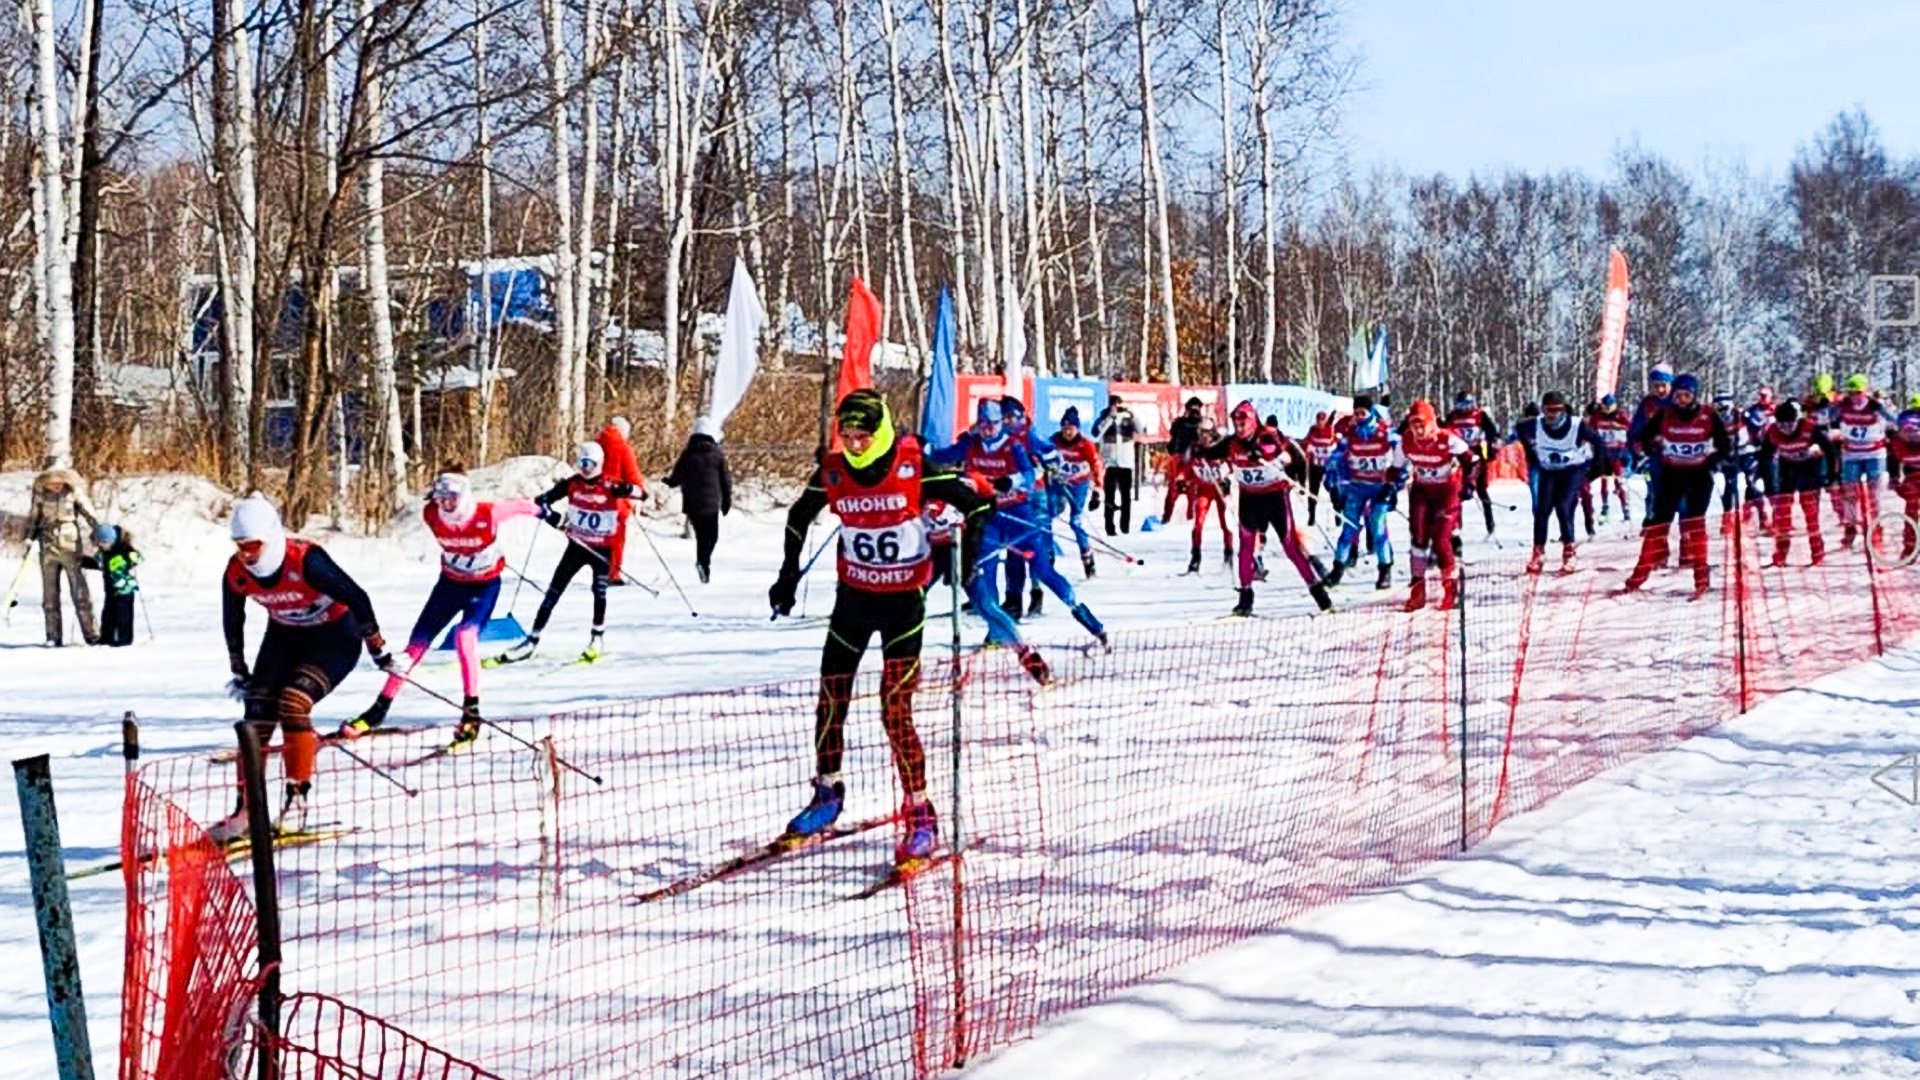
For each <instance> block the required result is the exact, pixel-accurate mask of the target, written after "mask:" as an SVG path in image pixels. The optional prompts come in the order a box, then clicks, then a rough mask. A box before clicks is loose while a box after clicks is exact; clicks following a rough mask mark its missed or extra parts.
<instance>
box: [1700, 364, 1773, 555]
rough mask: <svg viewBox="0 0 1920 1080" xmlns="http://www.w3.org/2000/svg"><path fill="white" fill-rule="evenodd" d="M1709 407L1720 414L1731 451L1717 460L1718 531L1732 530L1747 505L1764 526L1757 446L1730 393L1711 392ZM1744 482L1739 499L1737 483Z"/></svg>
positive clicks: (1764, 526)
mask: <svg viewBox="0 0 1920 1080" xmlns="http://www.w3.org/2000/svg"><path fill="white" fill-rule="evenodd" d="M1713 411H1714V413H1715V414H1716V415H1718V416H1719V417H1720V423H1721V425H1722V426H1723V427H1725V428H1726V429H1727V438H1728V440H1729V441H1730V442H1731V443H1732V444H1733V453H1731V454H1729V455H1728V456H1727V457H1725V458H1724V459H1722V460H1721V462H1720V465H1719V472H1720V478H1721V483H1722V484H1723V485H1724V486H1723V487H1722V488H1721V489H1720V531H1721V532H1723V533H1732V532H1733V530H1734V525H1735V522H1737V521H1738V520H1739V515H1741V514H1743V513H1746V512H1747V510H1748V509H1749V508H1751V509H1753V510H1755V511H1756V512H1758V513H1759V515H1760V527H1761V528H1762V529H1764V528H1766V526H1767V515H1766V511H1765V509H1764V507H1765V506H1766V503H1765V502H1763V501H1762V500H1761V498H1760V489H1759V486H1758V485H1757V484H1756V483H1755V482H1754V478H1755V477H1756V476H1757V475H1758V473H1759V454H1760V448H1759V447H1758V446H1757V445H1755V444H1754V441H1753V436H1752V435H1751V434H1750V433H1749V431H1748V429H1747V422H1746V418H1745V416H1744V415H1742V414H1741V413H1739V412H1737V411H1736V410H1735V408H1734V404H1733V395H1732V394H1728V393H1719V394H1715V395H1714V397H1713ZM1742 481H1745V482H1746V497H1745V498H1744V499H1742V497H1741V493H1740V484H1741V482H1742Z"/></svg>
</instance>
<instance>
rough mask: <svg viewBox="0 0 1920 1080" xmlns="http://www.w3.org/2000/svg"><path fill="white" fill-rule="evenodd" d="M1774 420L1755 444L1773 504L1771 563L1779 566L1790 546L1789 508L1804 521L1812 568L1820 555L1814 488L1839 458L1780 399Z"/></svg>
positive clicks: (1834, 471)
mask: <svg viewBox="0 0 1920 1080" xmlns="http://www.w3.org/2000/svg"><path fill="white" fill-rule="evenodd" d="M1773 416H1774V422H1773V423H1772V424H1770V425H1768V426H1767V431H1766V434H1765V435H1764V436H1762V438H1761V440H1760V468H1761V470H1762V471H1764V472H1765V473H1766V474H1767V475H1768V476H1769V477H1771V478H1772V479H1771V481H1770V486H1771V487H1772V490H1773V491H1774V496H1773V500H1774V504H1773V565H1775V566H1785V565H1786V564H1787V552H1788V550H1789V549H1790V548H1791V547H1792V543H1793V504H1794V502H1795V501H1796V500H1797V501H1798V502H1799V503H1800V514H1801V516H1802V517H1803V518H1805V519H1806V523H1807V549H1808V551H1809V552H1810V553H1811V554H1812V555H1813V564H1814V565H1815V566H1818V565H1820V560H1821V559H1823V558H1825V557H1826V554H1827V545H1826V541H1824V540H1823V539H1821V537H1820V490H1821V489H1822V488H1824V487H1826V486H1827V485H1828V484H1829V483H1831V482H1832V481H1833V479H1834V478H1835V477H1836V476H1837V475H1838V474H1839V470H1840V455H1839V454H1838V453H1836V452H1835V450H1834V446H1833V440H1832V439H1831V438H1830V437H1829V436H1828V435H1827V429H1826V428H1825V427H1823V426H1822V425H1820V424H1819V423H1817V422H1816V421H1815V420H1814V419H1813V418H1812V417H1810V416H1805V415H1803V414H1802V413H1801V412H1800V406H1799V405H1798V404H1797V403H1795V402H1792V401H1783V402H1781V403H1780V404H1778V405H1776V406H1774V409H1773Z"/></svg>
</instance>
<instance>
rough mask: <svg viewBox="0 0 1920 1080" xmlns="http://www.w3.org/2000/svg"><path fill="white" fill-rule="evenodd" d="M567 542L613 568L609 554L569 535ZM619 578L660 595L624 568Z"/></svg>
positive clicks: (525, 576) (521, 576)
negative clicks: (602, 552) (604, 553)
mask: <svg viewBox="0 0 1920 1080" xmlns="http://www.w3.org/2000/svg"><path fill="white" fill-rule="evenodd" d="M635 528H639V526H635ZM643 531H644V530H643ZM567 543H569V544H572V545H574V546H575V547H577V548H579V549H580V550H581V551H584V552H586V553H587V554H589V555H591V556H593V557H594V558H596V559H598V560H600V565H601V566H604V567H606V568H607V569H609V570H611V569H613V561H612V557H611V556H608V555H603V554H601V553H600V552H598V551H595V550H594V549H593V548H591V547H589V546H588V545H586V544H583V543H581V542H580V541H578V540H575V539H574V538H573V537H571V536H569V537H567ZM507 569H509V570H512V569H513V568H512V567H511V566H509V567H508V568H507ZM513 572H514V573H516V574H520V571H518V570H514V571H513ZM520 578H521V580H523V581H531V580H532V579H531V578H528V577H527V575H525V574H520ZM620 580H622V581H624V582H626V583H627V584H629V585H638V586H640V587H641V588H643V589H645V590H647V592H648V594H649V595H651V596H654V597H656V598H657V597H658V596H659V595H660V590H659V589H656V588H654V587H653V586H651V585H649V584H647V583H646V582H644V581H641V580H640V579H639V578H637V577H634V576H633V575H632V574H629V573H627V572H626V571H625V570H622V571H620ZM533 583H534V584H535V585H538V584H540V583H539V582H537V581H535V582H533ZM543 591H544V590H543ZM509 610H511V605H509Z"/></svg>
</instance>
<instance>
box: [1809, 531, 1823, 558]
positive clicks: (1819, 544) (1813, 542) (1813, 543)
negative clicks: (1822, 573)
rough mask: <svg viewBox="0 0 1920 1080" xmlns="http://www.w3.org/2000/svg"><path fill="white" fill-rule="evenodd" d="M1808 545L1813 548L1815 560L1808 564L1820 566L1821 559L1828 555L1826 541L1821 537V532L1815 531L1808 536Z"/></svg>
mask: <svg viewBox="0 0 1920 1080" xmlns="http://www.w3.org/2000/svg"><path fill="white" fill-rule="evenodd" d="M1807 546H1808V547H1809V548H1811V549H1812V554H1813V561H1812V562H1811V563H1809V564H1808V565H1809V566H1819V565H1820V563H1821V561H1822V560H1824V559H1825V558H1826V557H1827V545H1826V541H1824V540H1822V539H1821V538H1820V534H1819V533H1814V534H1813V535H1812V536H1810V537H1808V540H1807Z"/></svg>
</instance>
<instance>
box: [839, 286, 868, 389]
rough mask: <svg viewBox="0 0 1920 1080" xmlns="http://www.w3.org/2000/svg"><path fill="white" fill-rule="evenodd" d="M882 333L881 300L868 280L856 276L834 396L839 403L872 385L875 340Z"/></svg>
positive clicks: (849, 298) (850, 293) (850, 298)
mask: <svg viewBox="0 0 1920 1080" xmlns="http://www.w3.org/2000/svg"><path fill="white" fill-rule="evenodd" d="M879 336H880V301H878V300H875V299H874V298H873V293H871V292H869V291H868V290H867V283H866V282H864V281H861V280H860V279H859V278H854V279H853V288H852V290H851V292H849V294H848V296H847V344H846V347H845V349H843V350H842V351H841V354H840V382H839V385H838V386H836V387H835V389H834V394H833V400H834V402H835V403H836V404H838V403H839V402H840V401H841V400H843V399H844V398H845V397H846V396H847V395H848V394H851V393H853V392H854V391H855V390H862V389H865V388H867V387H869V386H872V385H873V365H872V360H873V343H874V341H875V340H876V339H877V338H879Z"/></svg>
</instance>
